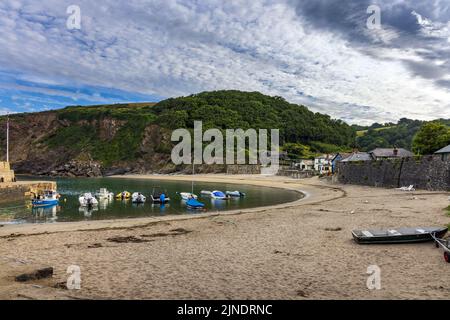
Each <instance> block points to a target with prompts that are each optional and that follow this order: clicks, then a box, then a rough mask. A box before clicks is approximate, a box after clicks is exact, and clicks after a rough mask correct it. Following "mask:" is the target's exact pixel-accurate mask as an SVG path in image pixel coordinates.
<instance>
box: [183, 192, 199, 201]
mask: <svg viewBox="0 0 450 320" xmlns="http://www.w3.org/2000/svg"><path fill="white" fill-rule="evenodd" d="M180 196H181V199H183V200H189V199H192V198H193V199H198V197H197V195H196V194H193V193H190V192H180Z"/></svg>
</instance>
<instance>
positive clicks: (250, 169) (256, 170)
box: [226, 164, 261, 174]
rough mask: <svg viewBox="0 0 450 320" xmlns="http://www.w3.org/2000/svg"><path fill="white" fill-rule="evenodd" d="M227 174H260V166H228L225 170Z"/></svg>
mask: <svg viewBox="0 0 450 320" xmlns="http://www.w3.org/2000/svg"><path fill="white" fill-rule="evenodd" d="M226 172H227V174H261V166H260V165H250V164H249V165H244V164H230V165H227V168H226Z"/></svg>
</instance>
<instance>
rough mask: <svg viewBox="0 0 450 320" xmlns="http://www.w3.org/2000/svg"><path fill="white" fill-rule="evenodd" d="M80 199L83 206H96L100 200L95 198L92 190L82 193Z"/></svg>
mask: <svg viewBox="0 0 450 320" xmlns="http://www.w3.org/2000/svg"><path fill="white" fill-rule="evenodd" d="M78 201H79V202H80V206H82V207H96V206H98V200H97V199H95V197H94V196H93V195H92V193H90V192H87V193H85V194H83V195H81V196H80V197H79V198H78Z"/></svg>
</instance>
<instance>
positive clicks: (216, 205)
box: [211, 198, 227, 210]
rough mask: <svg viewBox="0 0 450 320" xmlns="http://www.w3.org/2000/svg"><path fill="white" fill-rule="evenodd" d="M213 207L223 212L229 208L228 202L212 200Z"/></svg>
mask: <svg viewBox="0 0 450 320" xmlns="http://www.w3.org/2000/svg"><path fill="white" fill-rule="evenodd" d="M211 207H212V208H215V209H221V210H222V209H225V208H226V207H227V202H226V201H225V200H220V199H214V198H211Z"/></svg>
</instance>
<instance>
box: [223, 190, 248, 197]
mask: <svg viewBox="0 0 450 320" xmlns="http://www.w3.org/2000/svg"><path fill="white" fill-rule="evenodd" d="M226 194H227V196H230V197H239V198H240V197H245V193H243V192H240V191H238V190H236V191H227V192H226Z"/></svg>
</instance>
